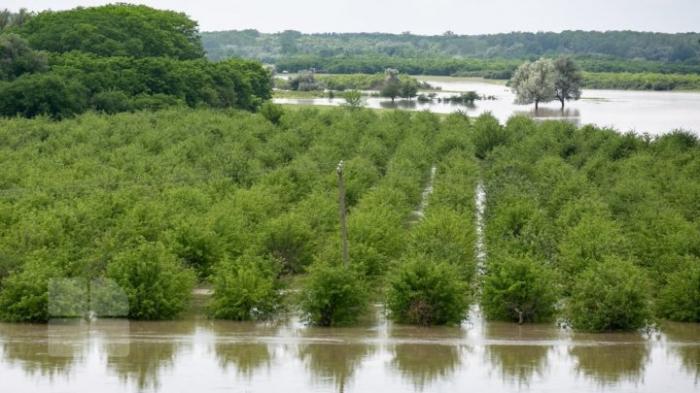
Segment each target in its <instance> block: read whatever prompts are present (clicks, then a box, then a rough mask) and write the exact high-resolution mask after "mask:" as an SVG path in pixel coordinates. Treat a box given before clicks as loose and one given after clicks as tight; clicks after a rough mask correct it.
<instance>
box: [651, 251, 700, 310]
mask: <svg viewBox="0 0 700 393" xmlns="http://www.w3.org/2000/svg"><path fill="white" fill-rule="evenodd" d="M658 311H659V315H661V316H663V317H664V318H668V319H670V320H672V321H679V322H700V261H698V260H697V259H690V260H689V261H688V262H687V264H686V265H685V266H683V268H682V269H681V270H679V271H677V272H675V273H673V274H671V275H670V276H669V278H668V283H667V284H666V286H665V287H664V288H663V289H662V291H661V293H660V295H659V302H658Z"/></svg>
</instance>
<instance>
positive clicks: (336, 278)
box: [300, 262, 369, 326]
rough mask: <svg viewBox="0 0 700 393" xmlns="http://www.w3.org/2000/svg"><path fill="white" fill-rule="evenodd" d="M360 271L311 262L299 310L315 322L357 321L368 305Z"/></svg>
mask: <svg viewBox="0 0 700 393" xmlns="http://www.w3.org/2000/svg"><path fill="white" fill-rule="evenodd" d="M367 291H368V288H367V287H366V285H365V283H364V281H363V278H362V273H359V272H357V271H356V270H355V269H353V268H349V267H344V266H342V265H339V264H336V265H331V264H329V263H325V262H319V263H316V264H314V265H313V266H312V267H311V269H310V271H309V276H308V277H307V283H306V285H305V286H304V290H303V293H302V298H301V301H300V304H301V310H302V313H303V315H304V318H305V319H306V321H307V322H309V323H310V324H312V325H317V326H343V325H349V324H354V323H357V322H358V321H359V320H360V318H362V317H363V316H364V315H365V313H366V311H367V307H368V306H369V296H368V292H367Z"/></svg>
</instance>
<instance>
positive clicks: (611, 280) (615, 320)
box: [567, 258, 652, 332]
mask: <svg viewBox="0 0 700 393" xmlns="http://www.w3.org/2000/svg"><path fill="white" fill-rule="evenodd" d="M567 314H568V319H569V321H570V322H571V326H573V328H574V329H577V330H583V331H594V332H603V331H615V330H634V329H639V328H642V327H644V326H645V325H646V324H647V323H649V322H650V320H651V317H652V313H651V306H650V286H649V282H648V281H647V278H646V276H645V274H644V272H643V271H641V270H640V269H639V268H637V267H636V266H634V265H633V264H632V263H630V262H627V261H624V260H621V259H617V258H607V259H605V260H604V261H602V262H598V263H595V264H593V265H592V266H590V267H588V268H587V269H586V270H585V271H584V272H583V273H581V274H580V275H579V276H578V277H577V278H576V281H575V283H574V287H573V291H572V293H571V298H570V299H569V302H568V305H567Z"/></svg>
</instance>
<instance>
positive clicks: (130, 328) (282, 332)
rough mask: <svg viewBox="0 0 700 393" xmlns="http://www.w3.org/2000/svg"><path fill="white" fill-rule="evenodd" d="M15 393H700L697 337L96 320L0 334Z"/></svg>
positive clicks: (698, 333) (508, 328) (699, 330)
mask: <svg viewBox="0 0 700 393" xmlns="http://www.w3.org/2000/svg"><path fill="white" fill-rule="evenodd" d="M0 348H1V349H2V352H0V374H1V375H2V380H3V388H4V389H6V390H7V391H12V392H65V391H71V392H89V391H94V389H95V387H96V386H99V390H100V391H102V392H123V391H128V392H140V391H154V392H189V391H192V390H194V389H197V390H202V391H246V392H266V391H313V392H335V391H338V392H341V391H346V392H370V391H384V392H403V391H418V392H420V391H431V392H441V391H442V392H450V391H456V390H463V389H465V388H466V387H468V388H469V390H470V391H482V392H506V391H514V390H518V391H532V392H542V391H565V392H591V391H608V392H631V391H635V392H660V391H693V390H695V389H698V388H700V325H697V324H676V323H665V324H664V325H663V326H662V327H661V329H660V330H659V331H653V332H649V333H646V334H637V333H619V334H579V333H572V332H570V331H568V330H565V329H560V328H558V327H556V326H554V325H551V324H547V325H523V326H519V325H517V324H510V323H493V322H485V321H483V320H482V319H481V317H480V316H479V314H478V311H477V310H473V311H472V313H471V315H470V318H469V320H468V321H467V322H465V323H464V324H463V325H462V326H460V327H454V328H419V327H409V326H400V325H394V324H392V323H391V322H388V321H387V320H386V319H385V318H384V317H383V311H382V309H380V308H377V317H376V321H375V322H374V323H372V324H370V325H367V326H363V327H355V328H333V329H322V328H309V327H306V326H305V325H303V324H301V323H300V322H299V321H298V320H297V319H296V318H294V317H291V318H289V319H288V320H285V321H283V322H277V323H257V324H255V323H236V322H219V321H209V320H205V319H196V318H191V319H187V320H183V321H176V322H134V321H131V322H128V321H120V320H99V321H95V322H93V323H91V324H81V325H79V326H75V325H71V326H65V325H61V324H56V323H52V324H49V325H48V326H47V325H22V324H1V325H0Z"/></svg>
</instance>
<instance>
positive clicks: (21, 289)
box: [0, 258, 61, 322]
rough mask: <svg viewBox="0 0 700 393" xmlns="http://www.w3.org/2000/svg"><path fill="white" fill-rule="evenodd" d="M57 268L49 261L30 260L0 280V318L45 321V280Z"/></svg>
mask: <svg viewBox="0 0 700 393" xmlns="http://www.w3.org/2000/svg"><path fill="white" fill-rule="evenodd" d="M60 276H61V271H60V269H59V268H57V267H56V266H54V265H53V264H51V263H50V262H49V261H46V260H42V259H41V258H40V259H39V260H30V261H27V262H26V264H25V265H24V266H23V267H22V270H20V271H18V272H15V273H13V274H11V275H10V276H9V277H7V278H6V279H5V280H4V281H3V282H2V291H1V292H0V319H2V320H4V321H10V322H47V321H48V320H49V319H50V315H49V282H50V281H51V279H55V278H59V277H60Z"/></svg>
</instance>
